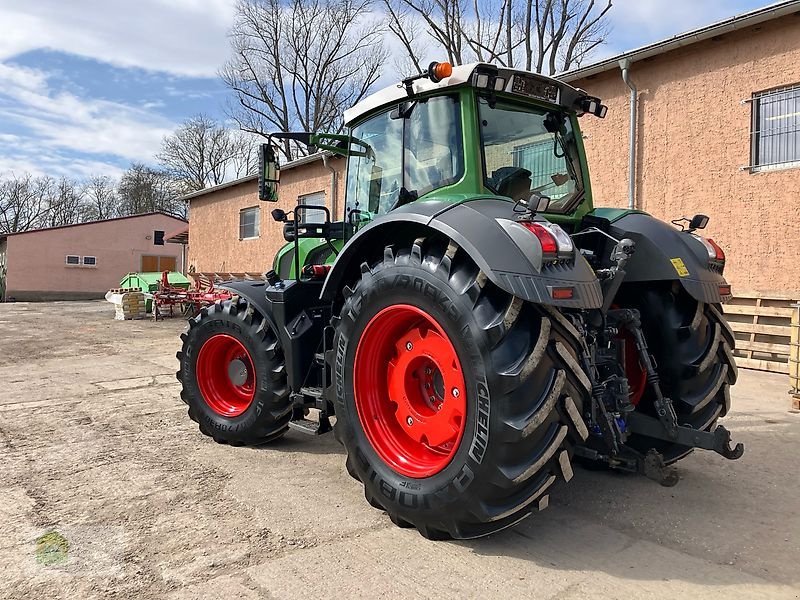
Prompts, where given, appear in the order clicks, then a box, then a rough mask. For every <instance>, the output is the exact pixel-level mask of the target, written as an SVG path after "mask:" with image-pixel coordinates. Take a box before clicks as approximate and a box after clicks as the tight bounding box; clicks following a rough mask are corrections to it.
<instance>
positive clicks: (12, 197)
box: [0, 174, 53, 233]
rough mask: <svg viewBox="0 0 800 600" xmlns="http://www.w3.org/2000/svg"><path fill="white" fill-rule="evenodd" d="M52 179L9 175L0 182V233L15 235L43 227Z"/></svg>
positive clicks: (28, 175) (51, 189)
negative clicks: (8, 177)
mask: <svg viewBox="0 0 800 600" xmlns="http://www.w3.org/2000/svg"><path fill="white" fill-rule="evenodd" d="M52 191H53V180H52V179H50V178H47V177H36V178H35V177H33V176H31V175H30V174H26V175H24V176H22V177H16V176H12V177H11V178H10V179H7V180H4V181H0V233H18V232H20V231H29V230H31V229H37V228H39V227H43V226H44V225H45V223H46V222H47V211H48V209H49V203H50V197H51V194H52Z"/></svg>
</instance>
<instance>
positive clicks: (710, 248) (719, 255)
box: [692, 233, 725, 262]
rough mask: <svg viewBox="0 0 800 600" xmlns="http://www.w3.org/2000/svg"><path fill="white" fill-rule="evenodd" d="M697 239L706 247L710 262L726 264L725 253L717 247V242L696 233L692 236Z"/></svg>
mask: <svg viewBox="0 0 800 600" xmlns="http://www.w3.org/2000/svg"><path fill="white" fill-rule="evenodd" d="M692 235H693V236H694V237H695V239H697V240H698V241H699V242H700V243H701V244H703V246H705V247H706V252H708V258H709V260H716V261H719V262H725V252H723V251H722V248H720V247H719V246H718V245H717V242H715V241H714V240H712V239H711V238H704V237H702V236H700V235H697V234H696V233H693V234H692Z"/></svg>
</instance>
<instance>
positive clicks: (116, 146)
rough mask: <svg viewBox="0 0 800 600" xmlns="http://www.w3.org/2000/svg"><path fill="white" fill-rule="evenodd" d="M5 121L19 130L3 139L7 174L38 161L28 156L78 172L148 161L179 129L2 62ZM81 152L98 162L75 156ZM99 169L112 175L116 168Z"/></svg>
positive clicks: (0, 149) (0, 114)
mask: <svg viewBox="0 0 800 600" xmlns="http://www.w3.org/2000/svg"><path fill="white" fill-rule="evenodd" d="M0 122H4V123H7V124H13V126H14V127H15V130H14V133H9V132H7V131H6V132H2V137H0V157H3V158H2V159H0V160H2V162H0V167H1V166H2V165H3V164H4V165H5V169H6V170H8V169H15V170H19V169H20V168H21V166H20V165H24V164H26V163H29V162H33V163H38V162H39V158H36V159H35V160H33V161H30V160H29V159H28V158H26V157H41V159H42V160H47V159H48V157H49V158H51V159H55V158H56V157H58V159H59V160H60V161H62V162H63V163H65V165H66V167H65V168H67V169H70V168H76V169H78V170H85V169H88V168H90V167H92V168H93V167H95V166H98V167H99V166H100V165H102V164H105V163H104V162H103V156H106V157H108V156H112V157H118V158H119V159H125V160H132V161H136V160H139V161H146V162H149V161H152V159H153V155H154V154H155V153H156V152H157V151H158V148H159V147H160V144H161V140H162V138H163V137H164V136H165V135H167V134H169V133H170V132H171V131H172V130H173V129H174V127H175V124H174V123H172V122H170V121H169V120H168V119H166V118H164V117H162V116H160V115H157V114H154V113H152V112H148V111H147V110H145V109H143V108H138V107H135V106H129V105H126V104H122V103H119V102H111V101H108V100H99V99H93V98H81V97H78V96H76V95H74V94H72V93H70V92H64V91H57V90H53V89H51V87H50V86H49V84H48V76H47V74H46V73H43V72H42V71H39V70H36V69H29V68H23V67H18V66H14V65H8V64H2V63H0ZM16 129H23V130H25V131H24V133H20V132H18V131H16ZM76 153H77V154H79V155H87V156H90V157H91V156H94V157H95V158H88V159H85V158H81V157H80V156H78V157H77V158H75V154H76ZM67 155H69V156H67ZM50 162H51V164H52V162H53V161H52V160H51V161H50ZM100 170H102V171H103V172H104V173H106V174H108V173H109V171H114V170H117V168H116V167H114V166H113V165H111V166H108V165H106V166H105V168H102V169H100Z"/></svg>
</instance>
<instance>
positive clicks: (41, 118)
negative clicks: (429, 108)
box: [0, 0, 768, 179]
mask: <svg viewBox="0 0 800 600" xmlns="http://www.w3.org/2000/svg"><path fill="white" fill-rule="evenodd" d="M766 4H768V3H767V2H764V1H760V2H759V1H753V0H749V1H748V0H669V1H665V0H615V1H614V7H613V8H612V10H611V13H610V17H611V26H612V31H611V35H610V37H609V40H608V43H607V44H606V45H605V46H604V47H603V48H601V49H600V50H599V51H598V53H597V54H596V55H595V58H598V59H599V58H602V57H603V56H608V55H613V54H616V53H618V52H622V51H624V50H629V49H632V48H635V47H637V46H641V45H644V44H647V43H650V42H653V41H657V40H659V39H662V38H665V37H668V36H671V35H674V34H676V33H680V32H682V31H686V30H688V29H692V28H695V27H699V26H702V25H706V24H708V23H711V22H713V21H716V20H719V19H722V18H726V17H730V16H733V15H735V14H739V13H742V12H745V11H747V10H751V9H753V8H757V7H760V6H765V5H766ZM233 14H234V10H233V0H135V1H131V0H126V1H122V0H70V1H69V2H65V1H64V0H35V1H33V0H29V1H22V0H0V23H2V25H3V31H4V35H3V36H2V37H0V176H2V175H7V174H9V173H11V172H13V173H17V174H21V173H23V172H32V173H36V174H42V173H49V174H52V175H56V176H61V175H67V176H70V177H74V178H77V179H82V178H84V177H88V176H89V175H94V174H104V175H110V176H112V177H117V176H119V175H120V174H121V173H122V171H123V170H124V169H125V168H126V167H127V166H128V165H129V164H130V163H131V162H132V161H142V162H146V163H150V162H153V160H154V159H153V156H154V154H155V153H156V152H157V151H158V148H159V145H160V143H161V140H162V138H163V137H164V136H165V135H167V134H168V133H170V132H171V131H172V130H173V129H174V128H175V127H176V125H178V124H179V123H180V122H181V121H183V120H184V119H186V118H188V117H190V116H192V115H195V114H197V113H199V112H204V113H206V114H210V115H213V116H217V117H220V118H223V119H224V118H225V110H224V107H225V104H226V102H227V101H228V100H229V96H228V93H227V92H226V90H225V88H224V86H223V85H222V84H221V83H220V82H219V80H218V78H217V76H216V74H217V71H218V69H219V67H220V66H221V65H222V63H223V62H224V61H225V59H226V57H227V52H228V40H227V31H228V29H229V27H230V25H231V23H232V20H233ZM389 78H390V79H395V77H393V76H389Z"/></svg>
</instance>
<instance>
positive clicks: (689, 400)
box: [620, 282, 738, 464]
mask: <svg viewBox="0 0 800 600" xmlns="http://www.w3.org/2000/svg"><path fill="white" fill-rule="evenodd" d="M620 298H621V300H620V303H621V304H622V305H624V306H628V307H632V308H637V309H638V310H639V311H640V313H641V317H642V330H643V331H644V334H645V337H646V339H647V346H648V349H649V350H650V352H651V353H652V355H653V356H654V358H655V360H656V370H657V372H658V375H659V379H660V380H661V389H662V391H663V393H664V395H665V396H667V397H669V398H670V399H671V400H672V403H673V406H674V407H675V413H676V414H677V416H678V422H679V423H680V424H681V425H686V426H688V427H692V428H694V429H700V430H705V431H710V430H712V429H714V427H715V426H716V423H717V419H718V418H720V417H724V416H725V414H726V413H727V412H728V409H729V408H730V398H731V396H730V387H731V385H733V384H734V383H736V377H737V373H738V371H737V368H736V362H735V360H734V357H733V349H734V347H735V343H736V341H735V339H734V335H733V331H732V330H731V328H730V326H729V325H728V324H727V323H726V322H725V317H724V316H723V312H722V307H721V306H720V305H712V304H705V303H703V302H698V301H697V300H695V299H694V298H692V297H691V296H689V294H687V293H686V291H685V290H683V288H682V287H681V285H680V284H679V283H677V282H656V283H652V284H648V285H647V286H642V285H631V286H629V287H627V288H623V291H622V293H621V294H620ZM626 370H627V372H628V377H629V379H631V380H634V381H637V380H640V379H641V378H642V373H641V367H640V366H639V365H638V360H635V359H634V360H626ZM632 389H633V388H632ZM636 410H638V411H642V412H644V413H646V414H649V415H651V416H656V412H655V409H654V407H653V391H652V390H651V389H650V387H649V386H646V387H642V393H641V395H640V399H639V400H637V402H636ZM628 444H629V445H631V446H632V447H634V448H635V449H636V450H638V451H640V452H646V451H647V450H649V449H650V448H655V449H656V450H657V451H659V452H661V453H662V454H663V455H664V460H665V462H667V463H668V464H669V463H674V462H676V461H678V460H680V459H681V458H683V457H685V456H687V455H688V454H690V453H691V452H692V449H691V448H687V447H686V446H680V445H678V444H675V443H672V442H665V441H663V440H657V439H653V438H648V437H645V436H641V435H634V436H632V437H631V439H630V440H628Z"/></svg>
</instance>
